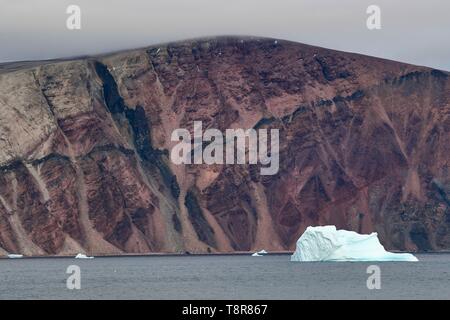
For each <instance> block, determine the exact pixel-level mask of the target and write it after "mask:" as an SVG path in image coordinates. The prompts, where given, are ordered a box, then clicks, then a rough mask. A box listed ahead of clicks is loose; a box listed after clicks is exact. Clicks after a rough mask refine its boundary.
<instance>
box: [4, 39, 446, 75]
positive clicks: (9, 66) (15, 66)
mask: <svg viewBox="0 0 450 320" xmlns="http://www.w3.org/2000/svg"><path fill="white" fill-rule="evenodd" d="M245 42H251V43H256V44H261V45H264V44H267V43H270V44H273V45H282V44H289V45H293V46H295V47H297V48H299V49H303V50H304V51H305V53H306V52H311V51H314V52H318V50H319V51H321V52H323V51H324V50H325V51H329V52H330V53H333V52H335V53H340V54H348V55H353V56H355V57H358V59H359V60H361V62H364V61H366V62H367V61H374V60H379V61H380V62H384V63H389V64H391V63H393V64H402V65H411V64H409V63H404V62H400V61H394V60H388V59H383V58H378V57H372V56H368V55H364V54H359V53H353V52H345V51H338V50H333V49H328V48H324V47H319V46H314V45H308V44H303V43H299V42H295V41H289V40H282V39H275V38H267V37H256V36H234V35H226V36H216V37H200V38H193V39H188V40H179V41H173V42H164V43H159V44H153V45H149V46H145V47H140V48H134V49H123V50H117V51H114V52H110V53H102V54H97V55H83V56H74V57H66V58H56V59H48V60H27V61H13V62H4V63H0V74H2V73H8V72H14V71H19V70H23V69H30V68H36V67H39V66H42V65H46V64H54V63H64V62H70V61H75V60H86V59H102V58H106V57H111V56H115V55H123V54H127V53H130V52H136V51H146V50H151V49H158V48H162V47H193V46H196V45H198V44H203V45H213V46H217V45H224V46H227V45H234V44H236V43H240V44H244V43H245ZM411 66H414V65H411ZM424 68H429V67H424ZM430 69H431V68H430ZM442 71H444V70H442ZM444 72H446V73H449V72H447V71H444Z"/></svg>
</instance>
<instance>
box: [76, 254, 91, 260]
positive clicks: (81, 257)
mask: <svg viewBox="0 0 450 320" xmlns="http://www.w3.org/2000/svg"><path fill="white" fill-rule="evenodd" d="M75 259H94V257H88V256H87V255H85V254H83V253H79V254H77V255H76V256H75Z"/></svg>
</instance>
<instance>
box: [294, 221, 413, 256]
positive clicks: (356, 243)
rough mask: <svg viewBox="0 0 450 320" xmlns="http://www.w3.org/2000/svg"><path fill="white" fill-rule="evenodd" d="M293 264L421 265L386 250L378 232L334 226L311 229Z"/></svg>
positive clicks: (301, 243) (298, 247)
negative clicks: (326, 262)
mask: <svg viewBox="0 0 450 320" xmlns="http://www.w3.org/2000/svg"><path fill="white" fill-rule="evenodd" d="M291 261H419V260H418V259H417V258H416V257H415V256H413V255H412V254H410V253H392V252H388V251H386V250H385V249H384V247H383V245H382V244H381V243H380V241H379V240H378V235H377V233H376V232H373V233H371V234H359V233H357V232H354V231H347V230H336V227H335V226H323V227H308V228H307V229H306V230H305V232H304V233H303V234H302V236H301V237H300V239H298V240H297V248H296V249H295V252H294V254H293V255H292V256H291Z"/></svg>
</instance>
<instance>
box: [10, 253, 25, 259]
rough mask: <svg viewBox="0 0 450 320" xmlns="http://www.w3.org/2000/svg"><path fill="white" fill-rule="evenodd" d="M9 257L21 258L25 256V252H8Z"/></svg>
mask: <svg viewBox="0 0 450 320" xmlns="http://www.w3.org/2000/svg"><path fill="white" fill-rule="evenodd" d="M8 258H10V259H20V258H23V254H16V253H11V254H8Z"/></svg>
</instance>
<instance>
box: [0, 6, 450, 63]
mask: <svg viewBox="0 0 450 320" xmlns="http://www.w3.org/2000/svg"><path fill="white" fill-rule="evenodd" d="M71 4H74V3H72V1H69V0H42V1H39V3H38V4H37V3H36V1H32V0H19V1H7V0H0V7H1V8H2V9H1V11H0V62H1V61H3V62H6V61H19V60H42V59H54V58H61V57H73V56H79V55H92V54H100V53H105V52H111V51H116V50H123V49H130V48H136V47H144V46H148V45H151V44H157V43H165V42H169V41H176V40H182V39H186V38H196V37H202V36H214V35H221V34H238V35H246V34H250V35H257V36H263V37H272V38H280V39H287V40H292V41H296V42H301V43H308V44H312V45H317V46H322V47H326V48H332V49H337V50H342V51H350V52H357V53H362V54H367V55H370V56H378V57H382V58H387V59H392V60H396V61H402V62H406V63H412V64H416V65H426V66H430V67H434V68H438V69H444V70H450V62H449V60H448V57H449V56H450V44H449V42H448V41H445V39H447V38H448V30H450V20H449V19H448V18H447V13H448V12H449V6H450V4H449V3H448V2H445V1H439V0H430V1H426V2H424V1H420V0H413V1H408V2H407V4H406V3H405V2H404V1H389V0H380V1H377V2H376V4H377V5H378V6H379V7H380V8H381V23H382V25H381V29H380V30H368V29H367V27H366V19H367V17H368V15H367V14H366V9H367V7H368V6H369V5H371V4H372V3H371V2H368V1H359V0H345V1H332V0H324V1H313V0H281V1H267V0H247V1H209V0H192V1H189V2H186V1H182V0H168V1H167V0H154V1H143V0H130V1H115V0H114V1H110V0H108V1H107V0H97V1H88V0H79V1H77V2H76V4H77V5H78V6H79V7H80V9H81V29H80V30H68V29H67V28H66V19H67V18H68V14H66V9H67V7H68V6H69V5H71Z"/></svg>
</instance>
